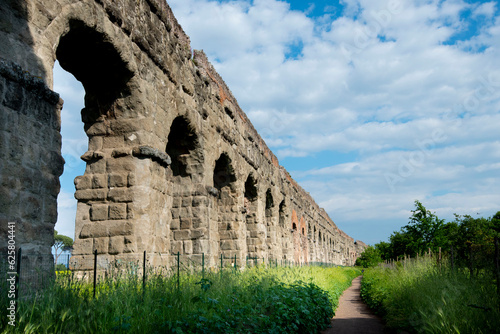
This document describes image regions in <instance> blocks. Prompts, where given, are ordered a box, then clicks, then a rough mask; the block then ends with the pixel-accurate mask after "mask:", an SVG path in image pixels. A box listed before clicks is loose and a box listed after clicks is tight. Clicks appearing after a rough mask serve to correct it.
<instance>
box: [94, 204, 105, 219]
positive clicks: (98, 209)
mask: <svg viewBox="0 0 500 334" xmlns="http://www.w3.org/2000/svg"><path fill="white" fill-rule="evenodd" d="M107 219H108V205H107V204H92V207H91V208H90V220H93V221H96V220H107Z"/></svg>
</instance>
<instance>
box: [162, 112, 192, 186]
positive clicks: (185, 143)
mask: <svg viewBox="0 0 500 334" xmlns="http://www.w3.org/2000/svg"><path fill="white" fill-rule="evenodd" d="M198 147H199V141H198V136H197V135H196V133H195V131H194V129H193V127H192V126H191V125H190V124H189V121H188V120H187V119H186V118H184V117H183V116H178V117H176V118H175V119H174V121H173V122H172V125H171V126H170V133H169V135H168V142H167V148H166V152H167V154H168V155H169V156H170V158H171V159H172V164H171V165H170V168H171V169H172V174H173V176H181V177H186V176H189V175H190V174H191V171H190V170H188V167H193V166H192V164H193V162H192V161H190V160H191V159H192V158H193V153H194V152H195V150H196V149H197V148H198Z"/></svg>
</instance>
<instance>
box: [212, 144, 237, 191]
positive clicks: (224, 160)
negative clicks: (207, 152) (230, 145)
mask: <svg viewBox="0 0 500 334" xmlns="http://www.w3.org/2000/svg"><path fill="white" fill-rule="evenodd" d="M213 182H214V187H215V188H216V189H217V190H219V192H220V191H221V190H222V189H223V188H225V187H227V186H233V185H234V183H235V182H236V175H235V172H234V168H233V166H232V164H231V158H230V157H229V156H228V155H227V153H222V154H221V155H220V156H219V158H218V159H217V161H215V167H214V175H213Z"/></svg>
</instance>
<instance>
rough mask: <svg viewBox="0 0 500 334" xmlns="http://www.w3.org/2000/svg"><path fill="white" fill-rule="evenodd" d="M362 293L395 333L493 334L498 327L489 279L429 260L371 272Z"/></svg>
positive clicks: (366, 276)
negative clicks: (398, 331)
mask: <svg viewBox="0 0 500 334" xmlns="http://www.w3.org/2000/svg"><path fill="white" fill-rule="evenodd" d="M361 295H362V297H363V298H364V300H365V301H366V302H367V304H368V305H369V306H370V307H371V308H372V309H373V310H375V312H377V313H379V314H381V315H382V316H384V319H385V321H386V324H387V327H388V328H389V329H392V330H394V331H396V330H405V331H408V332H411V333H495V332H498V329H499V328H500V312H499V304H498V303H499V301H498V297H497V293H496V289H495V286H494V285H493V284H492V281H491V278H490V277H487V276H484V277H474V278H473V279H471V278H470V276H469V275H468V274H467V273H466V272H462V271H454V272H452V271H451V270H449V268H446V266H442V267H438V266H437V265H436V264H435V260H433V259H429V258H420V259H418V260H411V261H407V262H406V263H401V262H398V264H397V265H396V266H395V267H394V268H392V267H390V268H387V267H383V266H379V267H376V268H372V269H369V270H367V271H366V272H365V275H364V277H363V280H362V286H361Z"/></svg>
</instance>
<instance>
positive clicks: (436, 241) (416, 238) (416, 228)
mask: <svg viewBox="0 0 500 334" xmlns="http://www.w3.org/2000/svg"><path fill="white" fill-rule="evenodd" d="M411 212H412V215H411V217H410V222H409V223H408V225H406V226H404V227H403V229H402V230H403V231H404V232H405V233H406V234H408V236H409V237H410V244H409V245H408V248H409V255H413V256H414V255H416V254H419V253H423V252H425V251H426V250H427V249H428V248H430V249H432V250H433V251H437V249H438V248H439V247H443V246H445V245H446V244H447V240H446V235H445V234H444V230H443V226H444V219H439V218H438V216H436V215H435V214H433V213H431V212H430V211H429V210H427V209H426V208H425V207H424V205H423V204H422V203H420V202H419V201H418V200H417V201H415V210H412V211H411Z"/></svg>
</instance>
